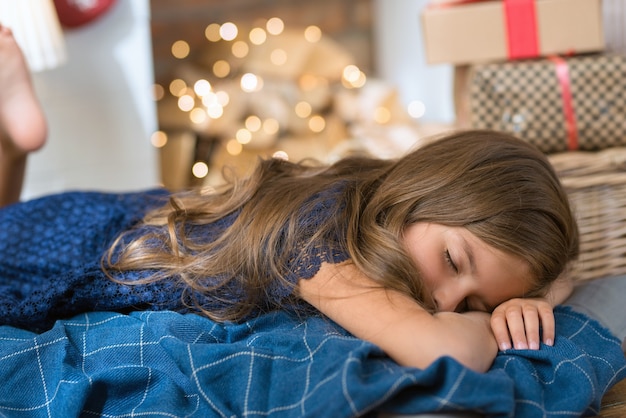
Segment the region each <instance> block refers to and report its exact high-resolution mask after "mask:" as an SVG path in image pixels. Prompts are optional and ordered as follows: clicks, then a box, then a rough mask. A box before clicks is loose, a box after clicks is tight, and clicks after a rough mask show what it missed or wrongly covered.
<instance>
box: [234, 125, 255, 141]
mask: <svg viewBox="0 0 626 418" xmlns="http://www.w3.org/2000/svg"><path fill="white" fill-rule="evenodd" d="M235 139H237V142H239V143H240V144H242V145H245V144H249V143H250V141H252V133H251V132H250V131H249V130H247V129H244V128H242V129H239V130H237V133H236V134H235Z"/></svg>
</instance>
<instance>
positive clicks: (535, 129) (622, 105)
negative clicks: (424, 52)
mask: <svg viewBox="0 0 626 418" xmlns="http://www.w3.org/2000/svg"><path fill="white" fill-rule="evenodd" d="M455 107H456V114H457V123H458V125H459V127H461V128H470V127H471V128H476V129H493V130H499V131H505V132H510V133H513V134H515V135H517V136H518V137H520V138H522V139H525V140H527V141H529V142H531V143H533V144H535V145H536V146H537V147H538V148H539V149H541V150H542V151H544V152H546V153H555V152H563V151H568V150H570V151H571V150H590V151H591V150H600V149H605V148H609V147H614V146H623V145H626V57H625V56H622V55H617V54H604V53H602V54H588V55H579V56H574V57H569V58H562V57H551V58H543V59H535V60H522V61H508V62H500V63H486V64H474V65H469V66H459V67H457V68H456V72H455Z"/></svg>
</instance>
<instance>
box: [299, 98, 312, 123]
mask: <svg viewBox="0 0 626 418" xmlns="http://www.w3.org/2000/svg"><path fill="white" fill-rule="evenodd" d="M295 111H296V115H298V116H299V117H301V118H303V119H304V118H308V117H309V116H311V112H312V111H313V109H312V108H311V104H310V103H308V102H298V103H297V104H296V107H295Z"/></svg>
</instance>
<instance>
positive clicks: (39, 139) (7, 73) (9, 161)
mask: <svg viewBox="0 0 626 418" xmlns="http://www.w3.org/2000/svg"><path fill="white" fill-rule="evenodd" d="M47 133H48V132H47V123H46V120H45V116H44V114H43V111H42V109H41V106H40V104H39V101H38V100H37V97H36V95H35V91H34V89H33V86H32V83H31V79H30V73H29V71H28V67H27V65H26V61H25V59H24V56H23V55H22V51H21V50H20V48H19V46H18V45H17V43H16V42H15V39H14V38H13V34H12V33H11V30H10V29H8V28H6V27H3V26H0V207H2V206H5V205H8V204H10V203H14V202H17V201H18V200H19V197H20V193H21V191H22V183H23V180H24V170H25V168H26V159H27V156H28V153H29V152H32V151H35V150H37V149H39V148H41V147H42V146H43V145H44V143H45V142H46V137H47Z"/></svg>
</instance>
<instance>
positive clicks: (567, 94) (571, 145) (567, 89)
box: [550, 57, 578, 151]
mask: <svg viewBox="0 0 626 418" xmlns="http://www.w3.org/2000/svg"><path fill="white" fill-rule="evenodd" d="M550 59H551V60H552V62H554V64H555V68H554V69H555V71H556V77H557V79H558V80H559V86H560V87H561V97H562V98H563V115H564V116H565V130H566V131H567V147H568V149H569V150H570V151H575V150H577V149H578V128H577V127H576V114H575V113H574V104H573V100H572V89H571V82H570V78H569V67H568V66H567V61H565V60H564V59H563V58H561V57H550Z"/></svg>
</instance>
